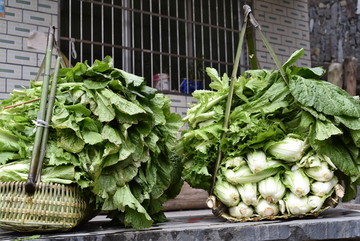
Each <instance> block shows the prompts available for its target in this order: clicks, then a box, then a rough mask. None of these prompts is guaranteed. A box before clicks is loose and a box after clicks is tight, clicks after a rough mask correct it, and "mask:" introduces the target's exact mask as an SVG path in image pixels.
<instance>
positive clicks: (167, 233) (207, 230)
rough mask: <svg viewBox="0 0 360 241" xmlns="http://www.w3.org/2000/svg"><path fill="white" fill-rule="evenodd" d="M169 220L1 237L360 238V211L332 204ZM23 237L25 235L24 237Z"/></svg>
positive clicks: (197, 213) (190, 214) (70, 240)
mask: <svg viewBox="0 0 360 241" xmlns="http://www.w3.org/2000/svg"><path fill="white" fill-rule="evenodd" d="M166 215H167V217H168V218H169V221H168V222H166V223H160V224H156V225H154V226H153V227H151V228H148V229H144V230H140V231H139V230H134V229H129V228H124V227H118V226H111V225H110V223H109V221H108V220H107V219H106V218H105V216H97V217H95V218H94V219H92V220H91V221H90V222H88V223H87V224H85V225H82V226H81V227H78V228H77V229H76V230H73V231H70V232H65V233H47V234H40V236H37V237H36V236H33V235H36V234H26V235H25V234H21V233H20V234H19V233H14V232H9V231H4V230H1V231H0V240H14V239H21V240H28V239H27V238H29V239H30V238H32V239H31V240H42V241H44V240H46V241H50V240H64V241H115V240H137V241H140V240H153V241H170V240H178V241H180V240H181V241H182V240H183V241H190V240H191V241H203V240H207V241H210V240H224V241H232V240H234V241H235V240H242V241H259V240H277V241H282V240H293V241H298V240H312V241H315V240H360V212H359V211H356V210H350V209H341V208H335V209H330V210H327V211H325V212H324V213H322V215H320V216H319V217H317V218H307V219H294V220H276V221H261V222H245V223H229V222H227V221H225V220H224V219H222V218H218V217H215V216H213V215H212V213H211V211H210V210H193V211H176V212H167V213H166ZM23 238H25V239H23Z"/></svg>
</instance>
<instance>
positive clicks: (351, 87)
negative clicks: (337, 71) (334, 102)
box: [343, 57, 358, 95]
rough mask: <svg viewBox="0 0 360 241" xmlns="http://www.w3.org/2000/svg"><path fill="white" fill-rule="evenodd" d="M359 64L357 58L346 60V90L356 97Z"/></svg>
mask: <svg viewBox="0 0 360 241" xmlns="http://www.w3.org/2000/svg"><path fill="white" fill-rule="evenodd" d="M357 63H358V60H357V58H355V57H346V58H345V59H344V64H343V67H344V89H345V90H346V91H347V92H348V93H349V94H350V95H356V78H357Z"/></svg>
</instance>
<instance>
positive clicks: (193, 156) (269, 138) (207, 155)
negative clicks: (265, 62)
mask: <svg viewBox="0 0 360 241" xmlns="http://www.w3.org/2000/svg"><path fill="white" fill-rule="evenodd" d="M302 55H303V50H299V51H296V52H295V53H294V54H293V55H292V56H291V57H290V58H289V60H288V61H287V62H285V63H284V65H283V68H284V70H285V72H286V76H287V80H284V79H283V78H282V77H281V75H280V72H279V71H277V70H249V71H245V72H244V73H243V74H242V75H241V76H240V77H239V78H238V79H236V80H235V88H234V97H233V99H232V108H231V114H230V119H229V127H228V128H227V129H224V113H225V108H226V99H227V95H228V92H229V87H230V79H229V77H228V76H227V75H226V74H224V75H223V77H222V78H220V76H219V75H218V73H217V71H216V70H214V69H211V68H208V69H207V74H208V75H209V76H210V78H211V80H212V83H211V84H210V87H211V88H212V90H211V91H210V90H209V91H208V90H197V91H195V92H194V93H193V96H194V98H195V99H198V104H196V105H194V106H193V107H192V108H191V109H189V110H188V113H187V117H186V118H185V120H186V121H187V123H188V125H189V129H188V130H186V131H184V132H183V133H182V137H181V139H180V140H179V142H178V144H177V147H176V149H177V151H178V153H180V154H181V155H182V157H183V158H182V163H183V167H184V170H183V177H184V178H185V180H186V181H187V182H188V183H189V184H190V185H191V186H192V187H196V188H202V189H205V190H207V191H210V189H211V185H212V176H213V174H214V169H215V163H216V160H217V158H218V153H219V148H221V151H222V153H223V155H222V159H221V162H220V166H219V169H218V173H216V175H217V183H216V185H215V190H214V191H215V195H217V197H218V198H219V199H220V200H221V201H222V202H223V203H226V205H227V206H228V207H233V206H236V205H243V203H242V201H243V199H244V197H242V195H241V194H242V193H245V192H244V191H242V190H244V188H245V189H246V188H249V189H246V190H256V188H260V186H262V189H263V190H265V191H267V190H274V191H275V188H276V187H275V186H276V184H280V189H278V190H281V195H279V196H278V198H277V199H276V200H275V201H273V200H274V199H273V197H271V198H269V199H267V201H268V202H265V201H264V200H263V198H264V199H265V194H264V195H263V196H262V197H261V195H259V193H257V194H256V192H257V191H255V193H254V196H255V197H254V200H256V203H257V204H258V203H260V202H261V205H260V204H259V205H260V206H264V205H265V207H264V208H265V209H266V208H269V205H273V204H276V205H278V204H279V203H278V202H279V200H280V202H282V201H281V198H282V197H285V196H284V195H285V194H286V193H288V195H286V197H285V199H284V200H291V201H288V202H289V204H286V207H287V208H288V210H292V207H290V208H289V206H291V204H290V203H294V201H293V200H294V198H293V196H294V195H293V194H294V193H295V194H298V193H300V192H298V193H296V192H297V191H296V190H295V189H293V187H292V186H291V185H292V184H290V183H293V184H296V183H301V182H302V181H301V180H305V182H302V184H304V183H305V184H304V185H303V186H307V187H306V189H307V190H306V195H310V194H313V193H315V192H316V191H315V190H316V188H317V187H318V186H319V185H323V184H324V185H325V183H320V184H316V185H313V186H314V188H313V189H311V191H310V190H309V187H310V186H309V185H312V184H313V183H314V182H316V180H315V179H316V178H317V176H318V174H319V173H320V172H322V171H324V173H325V171H327V172H326V174H324V175H327V177H329V178H327V179H326V180H327V181H328V180H330V178H331V177H332V174H333V172H335V175H336V177H335V178H338V180H339V181H340V182H341V183H343V184H345V186H346V189H345V196H344V198H343V201H349V200H351V199H353V198H354V197H355V196H356V186H357V185H358V184H360V179H359V177H360V172H359V167H360V152H359V148H360V119H359V118H360V101H359V99H358V98H357V97H353V96H350V95H349V94H348V93H347V92H345V91H344V90H342V89H341V88H339V87H337V86H335V85H332V84H330V83H328V82H326V81H322V80H320V77H321V76H322V75H323V74H324V73H325V71H324V70H323V69H322V68H304V67H296V66H294V63H295V62H296V61H297V60H298V59H299V58H300V57H301V56H302ZM224 134H225V135H224ZM224 136H225V138H223V137H224ZM289 138H290V141H289V142H288V143H284V142H285V141H286V140H289ZM298 142H301V145H299V144H297V143H298ZM281 143H282V144H281ZM289 143H290V144H289ZM280 144H281V145H280ZM299 146H302V147H301V148H299ZM297 149H298V151H297ZM254 153H256V154H254ZM259 153H260V154H261V155H260V156H262V157H261V158H260V159H261V160H259ZM254 155H255V156H257V157H256V158H255V157H254ZM291 155H293V156H294V158H292V157H291ZM295 156H299V157H296V158H295ZM257 162H258V163H259V162H261V165H263V167H262V169H252V168H251V166H252V165H254V163H255V164H256V163H257ZM314 166H316V167H314ZM310 167H314V168H310ZM250 169H251V170H250ZM325 169H326V170H325ZM290 170H291V171H290ZM296 170H298V171H297V173H296V177H295V179H294V180H293V176H294V175H295V174H294V175H293V174H290V173H291V172H294V171H296ZM305 174H306V175H305ZM268 178H269V179H268ZM286 179H287V180H286ZM319 180H322V179H321V178H319ZM270 181H271V182H272V183H273V185H272V184H270V186H269V185H266V184H264V183H266V182H268V183H270ZM224 182H226V183H224ZM261 182H262V183H263V184H260V183H261ZM279 182H280V183H279ZM322 182H324V181H322ZM336 183H337V179H333V180H332V181H331V183H330V182H329V183H326V185H328V187H329V186H330V189H331V188H333V187H334V185H335V184H336ZM231 184H233V185H235V186H236V185H240V186H237V187H236V188H237V189H238V191H236V188H235V187H233V186H232V185H231ZM250 184H255V186H253V187H251V186H249V185H250ZM244 185H248V187H244ZM282 185H285V186H286V189H283V187H282ZM234 188H235V189H234ZM254 188H255V189H254ZM249 192H251V191H248V192H247V194H248V195H250V194H249ZM225 193H227V196H228V199H232V201H234V200H235V203H231V204H229V202H230V200H225V199H222V197H221V196H222V195H224V194H225ZM308 193H309V194H308ZM330 194H331V193H330V190H329V191H327V192H326V195H330ZM302 195H303V194H299V195H298V197H297V198H299V197H301V198H302ZM229 196H231V197H229ZM315 198H318V197H315ZM259 200H260V201H259ZM269 200H270V201H269ZM297 201H299V200H297V199H296V200H295V202H297ZM239 202H240V204H239ZM285 202H286V201H285ZM299 202H300V201H299ZM321 204H322V203H321ZM317 205H318V204H317ZM282 206H283V207H284V205H282ZM254 207H255V206H254ZM256 208H257V207H255V209H256ZM282 209H283V210H284V208H282ZM316 209H317V210H319V208H316ZM244 210H245V209H244ZM296 210H297V211H299V209H296ZM303 210H307V211H309V210H310V209H306V208H305V209H303ZM307 211H305V212H307ZM259 212H260V213H263V212H262V211H261V210H260V211H259ZM259 212H258V215H261V214H259ZM284 212H285V213H286V211H284ZM299 212H302V213H303V212H304V211H299ZM244 213H249V212H248V211H246V210H245V211H244ZM288 213H292V212H291V211H288ZM246 215H248V214H246ZM251 215H252V212H251Z"/></svg>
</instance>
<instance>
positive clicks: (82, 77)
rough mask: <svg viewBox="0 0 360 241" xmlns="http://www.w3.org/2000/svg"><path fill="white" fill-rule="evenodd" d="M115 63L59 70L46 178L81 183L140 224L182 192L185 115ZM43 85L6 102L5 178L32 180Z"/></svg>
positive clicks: (1, 171) (104, 206) (0, 141)
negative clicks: (176, 152) (179, 154)
mask: <svg viewBox="0 0 360 241" xmlns="http://www.w3.org/2000/svg"><path fill="white" fill-rule="evenodd" d="M112 65H113V63H112V59H111V58H110V57H106V58H105V59H104V60H103V61H99V60H96V61H95V62H94V64H93V65H92V66H89V65H88V64H87V63H86V62H85V63H77V64H76V66H75V67H73V68H65V69H61V70H60V73H59V80H58V85H57V94H56V100H55V104H54V112H53V117H52V122H51V123H50V124H51V128H50V134H49V141H48V147H47V153H46V156H45V161H44V166H43V170H42V181H43V182H57V183H63V184H70V183H75V184H78V185H79V186H80V187H81V188H82V189H83V190H84V192H86V193H87V195H88V194H89V195H90V196H91V197H92V201H93V202H94V203H96V207H97V209H98V210H104V211H109V216H110V217H111V218H113V219H117V220H119V221H121V222H122V223H123V224H124V225H126V226H131V227H134V228H137V229H140V228H144V227H149V226H151V225H152V223H153V222H154V221H163V220H164V218H165V216H164V215H163V212H162V204H163V203H164V202H165V201H166V200H167V199H169V198H172V197H174V196H176V195H177V194H178V192H179V191H180V188H181V185H182V182H181V180H180V175H179V170H180V169H179V168H180V166H179V165H177V160H176V158H172V156H173V155H172V149H173V145H174V141H175V139H176V135H177V132H178V129H179V128H180V127H181V125H182V121H181V117H180V116H179V115H177V114H174V113H171V112H170V100H169V99H168V97H166V96H164V95H163V94H161V93H157V91H156V90H155V89H153V88H151V87H148V86H146V85H145V81H144V79H143V78H142V77H139V76H135V75H133V74H130V73H127V72H125V71H123V70H120V69H116V68H113V67H112ZM41 84H42V83H41V82H32V83H31V86H30V88H29V89H23V90H14V91H13V92H12V94H11V98H9V99H7V100H3V101H2V104H1V106H2V107H3V108H2V109H1V113H0V115H1V116H0V164H2V165H3V166H0V181H25V180H26V179H27V173H28V170H29V160H30V159H31V151H32V145H33V142H34V132H33V130H34V127H35V125H34V124H33V120H36V117H37V112H38V110H39V103H38V101H32V100H34V99H36V98H39V97H40V91H41ZM27 101H32V102H30V103H27V104H20V105H17V104H19V103H24V102H27ZM9 105H13V106H14V107H12V108H4V107H6V106H9Z"/></svg>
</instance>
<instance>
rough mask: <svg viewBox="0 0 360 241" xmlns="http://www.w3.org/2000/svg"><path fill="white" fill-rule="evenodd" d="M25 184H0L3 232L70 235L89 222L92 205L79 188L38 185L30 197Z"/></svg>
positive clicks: (0, 210) (47, 184)
mask: <svg viewBox="0 0 360 241" xmlns="http://www.w3.org/2000/svg"><path fill="white" fill-rule="evenodd" d="M25 183H26V182H0V228H3V229H7V230H13V231H19V232H33V231H54V230H58V231H67V230H70V229H72V228H74V227H76V226H77V225H79V224H80V223H81V222H85V221H87V220H88V219H89V218H90V216H89V213H91V210H90V207H89V204H88V202H87V200H86V199H85V198H84V196H83V195H82V193H80V191H79V189H78V188H77V187H76V186H71V185H63V184H52V183H38V184H36V188H35V193H34V194H33V195H29V194H28V193H26V191H25Z"/></svg>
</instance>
